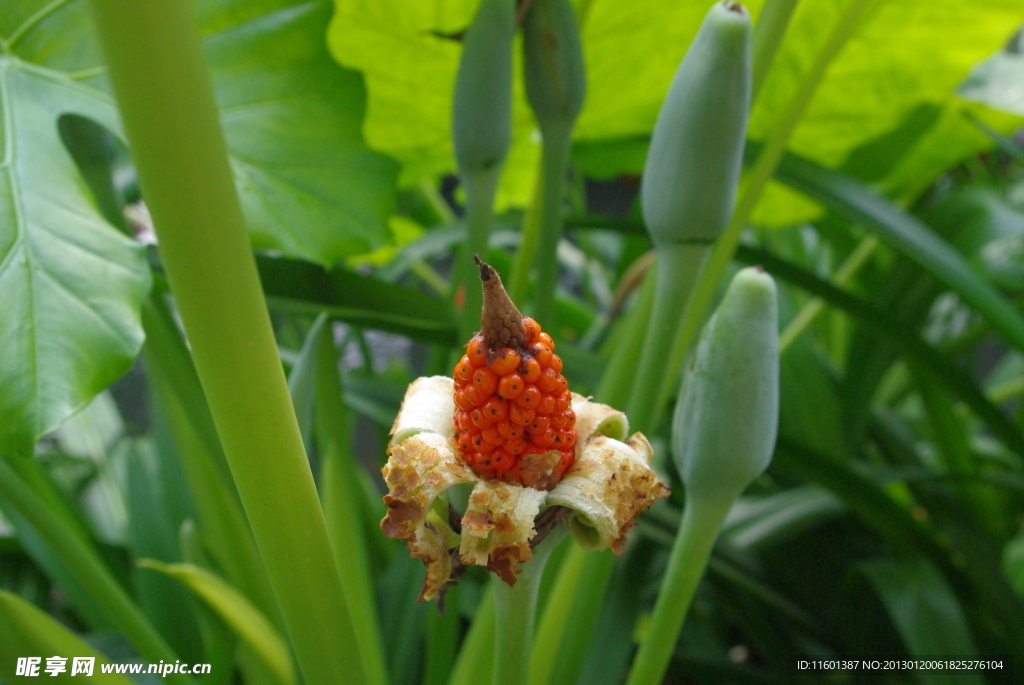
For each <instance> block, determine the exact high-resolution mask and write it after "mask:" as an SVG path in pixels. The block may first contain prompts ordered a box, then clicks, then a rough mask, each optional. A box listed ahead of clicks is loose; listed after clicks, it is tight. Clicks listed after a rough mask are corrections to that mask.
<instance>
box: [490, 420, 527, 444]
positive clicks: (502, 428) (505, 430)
mask: <svg viewBox="0 0 1024 685" xmlns="http://www.w3.org/2000/svg"><path fill="white" fill-rule="evenodd" d="M495 427H496V428H497V429H498V434H499V435H500V436H501V437H503V438H505V439H506V440H515V439H516V438H518V437H521V436H522V435H523V427H522V426H517V425H516V424H514V423H512V422H511V421H502V422H501V423H499V424H498V425H497V426H495Z"/></svg>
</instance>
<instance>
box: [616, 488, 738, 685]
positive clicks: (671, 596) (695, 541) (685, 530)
mask: <svg viewBox="0 0 1024 685" xmlns="http://www.w3.org/2000/svg"><path fill="white" fill-rule="evenodd" d="M732 502H733V500H731V499H728V500H715V501H704V502H697V501H694V499H693V498H689V497H688V498H687V500H686V507H685V508H684V510H683V520H682V523H680V525H679V532H678V533H677V534H676V539H675V542H674V543H673V545H672V553H671V556H670V557H669V561H668V568H667V569H666V570H665V575H664V579H663V580H662V583H661V590H660V591H659V592H658V601H657V603H656V604H655V605H654V613H653V614H652V615H651V621H650V623H649V624H648V626H647V631H646V633H645V636H644V640H643V643H642V644H641V645H640V651H639V652H637V655H636V659H635V660H634V661H633V667H632V669H631V670H630V672H629V680H628V681H627V685H658V683H660V682H661V679H662V676H663V675H664V674H665V669H666V668H668V662H669V660H670V659H671V658H672V651H673V650H674V648H675V644H676V640H677V639H678V637H679V631H680V630H681V629H682V627H683V620H684V619H685V618H686V612H687V611H688V610H689V608H690V601H691V600H692V599H693V594H694V592H695V591H696V590H697V585H698V584H699V583H700V579H701V576H703V575H704V567H705V566H706V565H707V562H708V557H709V556H711V549H712V548H713V547H714V545H715V539H716V538H717V537H718V531H719V529H720V528H721V526H722V521H724V520H725V516H726V514H728V513H729V509H730V507H731V506H732Z"/></svg>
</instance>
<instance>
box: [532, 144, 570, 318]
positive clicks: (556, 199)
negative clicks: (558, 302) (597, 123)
mask: <svg viewBox="0 0 1024 685" xmlns="http://www.w3.org/2000/svg"><path fill="white" fill-rule="evenodd" d="M571 147H572V136H571V135H570V130H566V131H564V132H563V131H557V132H555V131H552V132H549V135H547V136H546V137H545V139H544V151H543V168H544V171H543V177H544V186H543V204H542V211H541V220H540V245H539V248H538V250H537V288H536V290H535V291H534V297H533V302H534V311H535V312H536V316H535V318H536V319H537V320H538V321H541V322H545V324H544V325H547V323H546V322H549V321H552V320H553V319H554V299H555V286H556V285H558V241H559V240H561V239H562V196H563V194H564V190H565V175H566V172H567V171H568V168H569V152H570V150H571Z"/></svg>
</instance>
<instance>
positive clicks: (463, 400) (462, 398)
mask: <svg viewBox="0 0 1024 685" xmlns="http://www.w3.org/2000/svg"><path fill="white" fill-rule="evenodd" d="M455 404H456V406H458V408H459V409H472V408H473V403H472V402H470V401H469V398H468V397H466V391H465V389H462V388H460V389H459V390H456V391H455Z"/></svg>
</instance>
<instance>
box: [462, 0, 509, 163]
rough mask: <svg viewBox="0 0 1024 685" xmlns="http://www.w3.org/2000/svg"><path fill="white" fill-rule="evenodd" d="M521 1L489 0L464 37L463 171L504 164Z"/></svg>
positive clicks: (507, 143)
mask: <svg viewBox="0 0 1024 685" xmlns="http://www.w3.org/2000/svg"><path fill="white" fill-rule="evenodd" d="M515 33H516V7H515V0H483V2H482V3H481V4H480V9H479V10H477V13H476V17H475V18H474V19H473V24H472V25H471V26H470V27H469V30H468V31H466V36H465V39H464V41H463V48H462V58H461V59H460V61H459V73H458V76H457V78H456V81H455V98H454V103H453V107H452V138H453V140H454V143H455V159H456V160H457V161H458V163H459V171H461V172H462V173H463V174H474V173H478V172H481V171H488V170H491V169H493V168H494V167H496V166H498V165H500V164H501V163H502V161H503V160H504V159H505V155H506V153H507V152H508V146H509V136H510V130H511V128H512V39H513V37H514V36H515Z"/></svg>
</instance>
